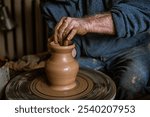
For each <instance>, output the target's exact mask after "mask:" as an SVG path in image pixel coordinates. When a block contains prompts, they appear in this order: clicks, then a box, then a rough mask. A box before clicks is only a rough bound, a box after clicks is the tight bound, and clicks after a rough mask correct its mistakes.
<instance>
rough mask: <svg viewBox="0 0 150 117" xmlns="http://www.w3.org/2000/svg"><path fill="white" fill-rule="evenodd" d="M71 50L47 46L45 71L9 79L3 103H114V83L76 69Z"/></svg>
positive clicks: (90, 71)
mask: <svg viewBox="0 0 150 117" xmlns="http://www.w3.org/2000/svg"><path fill="white" fill-rule="evenodd" d="M74 47H75V45H68V46H60V45H59V44H55V43H53V42H51V43H50V44H49V49H50V51H51V57H50V58H49V59H48V60H47V62H46V66H45V68H43V69H37V70H34V71H30V72H29V71H28V72H25V73H21V74H19V75H16V76H15V77H14V78H12V80H11V81H10V82H9V83H8V85H7V87H6V90H5V96H6V99H17V100H18V99H28V100H29V99H32V100H33V99H36V100H37V99H42V100H43V99H84V100H85V99H114V98H115V95H116V86H115V83H114V82H113V81H112V80H111V78H109V77H108V76H107V75H105V74H103V73H102V72H99V71H95V70H91V69H88V68H87V69H85V68H80V69H79V65H78V63H77V61H76V60H75V59H74V58H73V56H72V50H73V49H74Z"/></svg>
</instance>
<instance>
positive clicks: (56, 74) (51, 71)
mask: <svg viewBox="0 0 150 117" xmlns="http://www.w3.org/2000/svg"><path fill="white" fill-rule="evenodd" d="M74 48H75V45H74V44H72V45H69V46H60V45H59V44H55V43H54V42H51V43H50V44H49V49H50V51H51V57H50V58H49V59H48V60H47V62H46V66H45V69H46V74H47V79H48V84H49V86H50V87H51V88H52V89H54V90H57V91H65V90H70V89H72V88H74V87H75V86H76V76H77V73H78V70H79V65H78V63H77V61H76V60H75V59H74V58H73V56H72V50H73V49H74Z"/></svg>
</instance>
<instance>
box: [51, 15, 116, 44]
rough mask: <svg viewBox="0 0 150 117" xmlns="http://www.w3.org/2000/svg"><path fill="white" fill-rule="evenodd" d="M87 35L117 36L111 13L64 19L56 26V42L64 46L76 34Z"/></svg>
mask: <svg viewBox="0 0 150 117" xmlns="http://www.w3.org/2000/svg"><path fill="white" fill-rule="evenodd" d="M87 33H99V34H108V35H115V34H116V32H115V26H114V22H113V19H112V15H111V13H104V14H97V15H95V16H90V17H86V18H71V17H63V18H62V19H61V20H60V22H59V23H58V24H57V25H56V28H55V33H54V42H55V43H59V44H60V45H64V43H65V42H68V41H70V40H72V39H73V37H74V36H75V35H76V34H79V35H85V34H87ZM66 45H67V44H66Z"/></svg>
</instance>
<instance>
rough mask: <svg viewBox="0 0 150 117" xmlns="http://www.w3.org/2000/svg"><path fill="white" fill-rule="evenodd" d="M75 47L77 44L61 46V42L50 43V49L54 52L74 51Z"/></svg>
mask: <svg viewBox="0 0 150 117" xmlns="http://www.w3.org/2000/svg"><path fill="white" fill-rule="evenodd" d="M74 48H75V45H74V44H72V45H69V46H60V45H59V44H55V43H54V42H51V43H50V44H49V50H50V52H52V53H57V54H59V53H66V54H67V53H68V54H69V53H72V50H73V49H74Z"/></svg>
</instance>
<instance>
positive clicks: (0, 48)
mask: <svg viewBox="0 0 150 117" xmlns="http://www.w3.org/2000/svg"><path fill="white" fill-rule="evenodd" d="M0 56H1V57H5V56H6V52H5V42H4V36H3V34H2V32H0Z"/></svg>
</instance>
